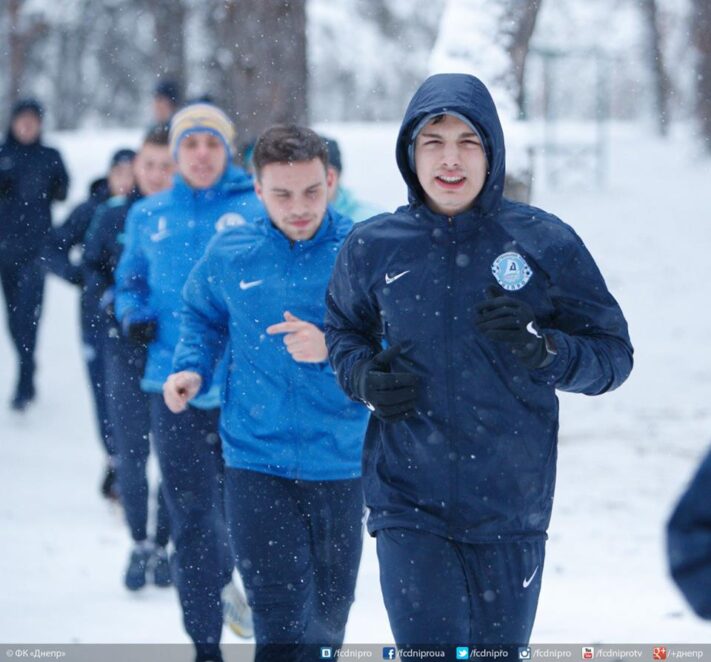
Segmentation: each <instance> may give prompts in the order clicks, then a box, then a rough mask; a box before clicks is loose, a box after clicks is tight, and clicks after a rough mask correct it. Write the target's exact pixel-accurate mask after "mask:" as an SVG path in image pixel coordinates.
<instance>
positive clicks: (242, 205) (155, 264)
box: [115, 166, 264, 408]
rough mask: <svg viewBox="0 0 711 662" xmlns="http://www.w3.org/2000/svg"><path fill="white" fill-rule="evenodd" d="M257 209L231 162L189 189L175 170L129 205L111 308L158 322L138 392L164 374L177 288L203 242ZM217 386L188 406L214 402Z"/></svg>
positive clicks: (175, 332)
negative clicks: (167, 184) (169, 182)
mask: <svg viewBox="0 0 711 662" xmlns="http://www.w3.org/2000/svg"><path fill="white" fill-rule="evenodd" d="M263 214H264V208H263V207H262V204H261V203H260V202H259V200H258V199H257V196H256V194H255V193H254V188H253V186H252V178H251V177H250V176H249V175H247V174H246V173H245V172H244V171H243V170H241V169H239V168H236V167H234V166H229V167H228V169H227V170H226V171H225V174H224V175H223V176H222V178H221V179H220V180H219V181H218V182H217V183H216V184H215V185H214V186H212V187H211V188H209V189H193V188H191V187H190V186H188V184H187V183H186V182H185V181H184V180H183V178H182V177H181V176H180V175H176V177H175V183H174V185H173V188H171V189H169V190H167V191H163V192H161V193H158V194H156V195H152V196H149V197H147V198H144V199H143V200H140V201H139V202H137V203H136V204H135V205H133V207H131V210H130V211H129V214H128V218H127V219H126V228H125V232H126V236H125V244H124V251H123V253H122V254H121V259H120V261H119V264H118V267H117V268H116V273H115V279H116V301H115V307H116V317H117V318H118V319H119V321H123V320H124V319H125V318H128V319H129V320H131V321H146V320H150V319H153V320H156V321H157V322H158V334H157V337H156V339H155V340H154V341H153V342H152V343H151V344H150V346H149V347H148V360H147V363H146V372H145V375H144V377H143V381H142V383H141V387H142V388H143V390H145V391H147V392H149V393H160V392H161V391H162V388H163V382H165V380H166V378H167V377H168V375H169V374H170V373H171V366H172V362H173V351H174V350H175V346H176V345H177V344H178V338H179V328H180V320H179V311H180V308H181V303H182V302H181V299H180V292H181V290H182V288H183V285H184V284H185V281H186V279H187V277H188V274H189V273H190V270H191V269H192V268H193V266H194V265H195V263H196V262H197V261H198V260H199V259H200V258H201V257H202V255H203V253H204V252H205V248H206V247H207V244H208V243H209V241H210V239H212V237H213V236H214V235H215V233H216V232H218V231H220V230H222V229H224V228H226V227H230V226H232V225H239V224H244V223H248V222H252V221H253V220H254V219H255V218H256V217H257V216H262V215H263ZM218 387H219V384H216V388H215V389H214V390H213V391H212V393H210V394H205V396H203V397H202V398H200V399H196V400H195V401H193V404H194V405H195V406H197V407H207V408H209V407H216V406H217V405H218V403H219V392H218Z"/></svg>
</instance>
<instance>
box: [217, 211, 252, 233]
mask: <svg viewBox="0 0 711 662" xmlns="http://www.w3.org/2000/svg"><path fill="white" fill-rule="evenodd" d="M246 224H247V221H246V220H245V219H244V216H242V214H237V213H235V212H227V213H226V214H222V216H220V218H219V219H218V221H217V223H215V230H217V232H222V231H223V230H226V229H227V228H237V227H239V226H240V225H246Z"/></svg>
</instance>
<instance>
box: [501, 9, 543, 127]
mask: <svg viewBox="0 0 711 662" xmlns="http://www.w3.org/2000/svg"><path fill="white" fill-rule="evenodd" d="M542 1H543V0H528V1H527V2H520V0H514V2H513V4H511V5H509V21H510V23H509V24H510V25H511V32H510V34H511V42H510V44H509V54H510V55H511V62H512V64H513V73H514V76H515V78H516V87H517V91H516V102H517V105H518V112H519V117H520V118H521V119H524V118H525V117H526V99H525V94H524V90H525V86H524V84H523V83H524V80H525V76H526V57H527V56H528V49H529V46H530V43H531V37H532V36H533V31H534V29H535V28H536V19H537V18H538V12H539V11H540V9H541V3H542Z"/></svg>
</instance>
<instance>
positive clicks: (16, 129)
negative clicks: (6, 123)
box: [10, 111, 42, 145]
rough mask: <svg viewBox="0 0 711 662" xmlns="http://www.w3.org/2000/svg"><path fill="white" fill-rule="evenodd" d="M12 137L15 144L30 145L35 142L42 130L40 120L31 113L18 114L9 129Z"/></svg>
mask: <svg viewBox="0 0 711 662" xmlns="http://www.w3.org/2000/svg"><path fill="white" fill-rule="evenodd" d="M10 130H11V131H12V135H13V136H15V140H17V142H19V143H22V144H23V145H32V144H33V143H35V142H37V139H38V138H39V135H40V131H41V130H42V120H40V118H39V117H37V114H36V113H34V112H32V111H26V112H24V113H20V114H19V115H18V116H17V117H16V118H15V119H14V120H12V125H11V127H10Z"/></svg>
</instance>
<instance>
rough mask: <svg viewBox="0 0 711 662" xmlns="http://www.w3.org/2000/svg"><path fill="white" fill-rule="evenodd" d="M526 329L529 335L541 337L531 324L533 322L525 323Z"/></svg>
mask: <svg viewBox="0 0 711 662" xmlns="http://www.w3.org/2000/svg"><path fill="white" fill-rule="evenodd" d="M526 331H528V332H529V333H530V334H531V335H533V336H536V338H542V337H543V336H542V335H541V334H540V333H538V331H536V327H535V326H533V322H529V323H528V324H526Z"/></svg>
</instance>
